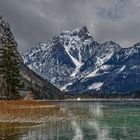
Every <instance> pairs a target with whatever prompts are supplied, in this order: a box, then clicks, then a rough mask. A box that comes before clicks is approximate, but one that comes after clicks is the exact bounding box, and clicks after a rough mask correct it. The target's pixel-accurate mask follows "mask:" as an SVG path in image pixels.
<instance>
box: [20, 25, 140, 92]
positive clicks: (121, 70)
mask: <svg viewBox="0 0 140 140" xmlns="http://www.w3.org/2000/svg"><path fill="white" fill-rule="evenodd" d="M22 57H23V60H24V63H25V64H26V65H28V67H29V68H30V69H32V70H33V71H35V72H36V73H38V74H40V75H41V76H42V77H43V78H46V79H48V80H49V81H50V82H51V83H53V84H54V85H56V86H57V87H59V88H60V89H63V90H66V91H69V92H76V93H78V92H80V93H82V92H89V91H90V92H94V91H100V92H113V93H114V92H116V91H117V92H125V91H128V90H130V89H129V86H128V87H127V88H125V89H123V82H124V81H125V82H126V83H127V84H128V85H130V84H133V83H135V85H132V86H133V87H136V86H137V85H140V80H139V79H138V80H134V81H133V82H128V81H130V80H132V77H131V76H130V77H131V78H130V77H129V74H130V75H133V78H135V79H137V78H138V76H140V75H139V73H138V72H137V71H140V69H139V67H140V43H137V44H135V45H134V46H132V47H130V48H121V47H120V45H119V44H117V43H115V42H113V41H106V42H105V43H103V44H99V43H98V42H96V41H95V40H94V39H93V37H92V36H91V34H90V33H89V31H88V30H87V28H86V27H85V26H83V27H81V28H77V29H74V30H73V31H63V32H61V33H60V35H58V36H55V37H53V38H52V39H51V40H50V41H49V42H48V43H39V44H37V45H36V46H35V47H33V48H31V49H30V50H29V51H27V52H25V53H24V54H23V55H22ZM133 71H136V73H133ZM138 81H139V82H138ZM112 83H113V85H112Z"/></svg>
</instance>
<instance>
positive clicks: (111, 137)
mask: <svg viewBox="0 0 140 140" xmlns="http://www.w3.org/2000/svg"><path fill="white" fill-rule="evenodd" d="M59 104H60V106H61V107H62V108H61V109H60V113H61V112H62V113H63V114H64V118H61V119H58V120H57V114H56V119H53V120H49V122H47V123H42V124H19V123H18V124H17V123H13V124H8V123H0V139H6V140H140V102H136V103H134V102H63V103H59Z"/></svg>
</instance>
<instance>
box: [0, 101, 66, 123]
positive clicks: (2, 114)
mask: <svg viewBox="0 0 140 140" xmlns="http://www.w3.org/2000/svg"><path fill="white" fill-rule="evenodd" d="M64 113H65V112H62V111H61V109H60V107H59V105H57V104H54V103H50V102H49V103H48V102H46V101H44V102H39V101H23V100H19V101H5V100H4V101H0V122H19V123H20V122H21V123H23V122H29V123H40V122H46V121H49V119H50V118H51V119H52V118H58V117H60V118H61V117H62V116H64Z"/></svg>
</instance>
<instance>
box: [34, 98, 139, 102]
mask: <svg viewBox="0 0 140 140" xmlns="http://www.w3.org/2000/svg"><path fill="white" fill-rule="evenodd" d="M37 101H39V102H43V101H47V102H120V101H127V102H140V98H135V99H134V98H88V99H87V98H80V99H78V98H77V99H64V100H37Z"/></svg>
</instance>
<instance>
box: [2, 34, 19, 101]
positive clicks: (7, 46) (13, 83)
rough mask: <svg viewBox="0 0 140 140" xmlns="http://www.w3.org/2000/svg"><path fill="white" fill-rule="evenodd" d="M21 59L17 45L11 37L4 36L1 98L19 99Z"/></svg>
mask: <svg viewBox="0 0 140 140" xmlns="http://www.w3.org/2000/svg"><path fill="white" fill-rule="evenodd" d="M19 65H20V57H19V53H18V52H17V43H16V41H15V40H14V38H12V37H11V36H8V35H7V34H4V35H3V36H2V37H1V38H0V86H1V92H0V98H1V99H17V98H19V87H20V68H19Z"/></svg>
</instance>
